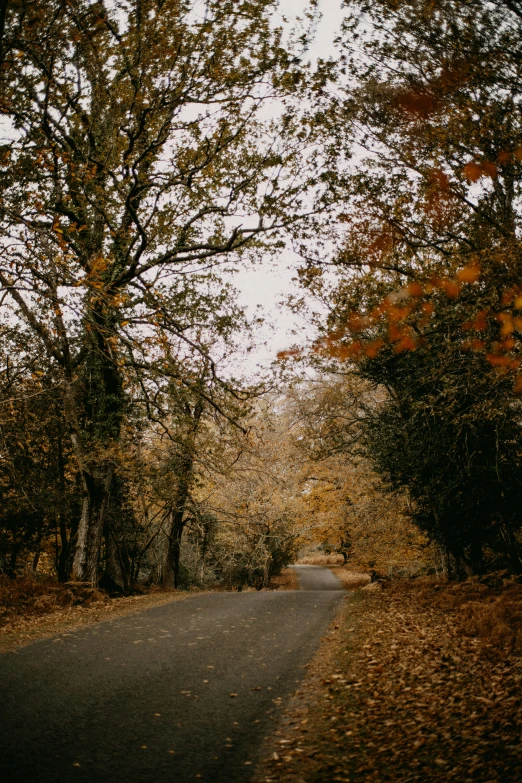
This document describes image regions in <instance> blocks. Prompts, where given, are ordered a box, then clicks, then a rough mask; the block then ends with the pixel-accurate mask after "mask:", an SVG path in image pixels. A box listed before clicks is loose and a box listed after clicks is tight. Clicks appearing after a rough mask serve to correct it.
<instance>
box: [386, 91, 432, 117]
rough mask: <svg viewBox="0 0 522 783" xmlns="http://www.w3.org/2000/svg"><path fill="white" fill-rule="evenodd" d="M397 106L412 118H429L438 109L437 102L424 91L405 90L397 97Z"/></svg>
mask: <svg viewBox="0 0 522 783" xmlns="http://www.w3.org/2000/svg"><path fill="white" fill-rule="evenodd" d="M395 105H396V106H397V108H398V109H400V110H401V111H402V112H404V113H405V114H408V115H410V116H411V117H428V116H429V115H430V114H433V112H434V111H435V109H436V108H437V101H436V99H435V98H434V97H433V95H430V94H429V93H427V92H425V91H423V90H418V91H417V90H405V91H404V92H402V93H400V94H399V95H398V96H397V98H396V99H395Z"/></svg>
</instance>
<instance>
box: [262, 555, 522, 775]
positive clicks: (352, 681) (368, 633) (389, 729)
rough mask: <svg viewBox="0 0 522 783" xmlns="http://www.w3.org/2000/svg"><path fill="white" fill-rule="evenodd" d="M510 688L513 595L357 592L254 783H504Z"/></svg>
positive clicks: (421, 589) (511, 729)
mask: <svg viewBox="0 0 522 783" xmlns="http://www.w3.org/2000/svg"><path fill="white" fill-rule="evenodd" d="M334 573H337V574H338V573H339V572H338V569H334ZM521 686H522V585H520V584H517V583H516V582H515V581H508V580H506V579H503V578H502V575H497V576H493V577H489V578H486V579H483V580H477V579H475V580H472V581H466V582H464V583H461V584H448V583H447V582H437V580H434V579H417V580H404V581H402V582H401V581H398V582H396V583H389V584H385V586H384V588H383V589H381V588H380V586H376V585H373V584H372V585H368V586H367V587H365V588H364V589H361V590H358V591H356V592H353V593H351V594H350V595H349V596H347V599H346V600H345V603H344V606H343V609H342V611H341V612H340V614H338V615H337V617H336V619H335V621H334V623H333V624H332V626H331V628H330V630H329V633H328V634H326V635H325V637H324V640H323V643H322V645H321V648H320V649H319V651H318V653H317V655H316V656H315V658H314V659H313V661H312V662H311V664H310V665H309V668H308V674H307V677H306V679H305V681H304V682H303V683H302V685H301V686H300V688H299V690H298V691H297V692H296V694H295V695H294V697H293V699H292V701H291V702H290V703H289V706H288V708H287V710H286V712H285V715H284V718H283V720H282V723H281V724H280V727H279V729H278V731H277V732H276V733H275V734H274V736H273V737H271V738H268V739H267V742H266V746H265V748H264V753H263V756H264V759H265V760H264V761H263V763H262V764H261V765H260V767H259V768H258V771H257V774H256V775H255V777H254V780H255V783H268V782H269V781H274V782H275V781H277V783H332V782H333V781H339V782H341V783H348V781H349V782H350V783H363V782H364V783H370V782H371V783H377V781H378V782H379V783H384V782H385V781H390V783H414V782H418V783H421V781H422V783H425V782H429V781H433V782H436V783H446V781H455V783H475V781H480V782H481V783H515V781H519V780H522V688H521Z"/></svg>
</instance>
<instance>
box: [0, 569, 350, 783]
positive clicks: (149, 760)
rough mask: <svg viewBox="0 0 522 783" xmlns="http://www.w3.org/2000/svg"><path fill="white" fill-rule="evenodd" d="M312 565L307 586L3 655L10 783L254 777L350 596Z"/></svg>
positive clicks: (104, 626) (111, 626)
mask: <svg viewBox="0 0 522 783" xmlns="http://www.w3.org/2000/svg"><path fill="white" fill-rule="evenodd" d="M321 571H322V572H323V575H322V578H321ZM311 573H312V572H311V571H310V568H307V567H298V574H299V577H300V580H301V584H302V587H303V589H302V590H300V591H289V592H259V593H245V592H243V593H212V594H209V595H201V596H198V595H195V596H191V597H190V598H187V599H186V600H184V601H178V602H173V603H171V604H166V605H163V606H158V607H155V608H152V609H149V610H146V611H143V612H140V613H139V614H135V615H131V616H125V617H122V618H120V619H113V620H108V621H104V622H100V623H98V624H96V625H94V626H90V627H88V628H84V629H81V630H78V631H76V632H74V633H67V634H61V635H60V636H56V637H54V638H52V639H46V640H42V641H39V642H34V643H33V644H30V645H29V646H27V647H24V648H21V649H20V650H19V651H17V652H13V653H5V654H3V655H2V656H1V657H0V727H1V728H0V780H1V781H2V783H11V781H23V783H51V781H52V782H53V783H58V782H60V783H69V782H70V781H71V782H72V781H74V783H76V781H78V782H79V783H101V781H103V782H104V783H109V782H110V783H120V781H121V782H122V783H149V782H150V783H166V782H167V781H168V782H169V783H188V781H197V780H199V781H203V783H205V782H206V783H243V782H244V783H246V782H247V781H248V780H249V779H250V777H251V774H252V771H253V768H254V764H255V762H256V759H257V757H258V754H259V751H260V747H261V743H262V741H263V737H264V736H266V735H270V733H271V731H273V730H274V729H275V727H276V722H277V719H278V715H279V710H280V707H281V705H282V703H284V700H285V698H286V697H288V696H289V695H290V694H291V693H292V692H293V691H294V690H295V689H296V688H297V687H298V683H299V681H300V680H301V678H302V676H303V673H304V672H303V667H304V665H305V664H306V663H307V661H308V660H309V659H310V658H311V656H312V655H313V653H314V651H315V650H316V648H317V646H318V644H319V640H320V637H321V634H322V633H323V632H324V631H325V629H326V626H327V625H328V622H329V621H330V620H331V618H332V617H333V615H334V613H335V610H336V608H337V607H338V605H339V603H340V601H341V600H342V598H343V595H345V593H343V592H342V591H341V590H339V589H332V581H331V579H330V577H329V576H328V574H330V573H331V572H328V571H327V569H317V567H316V568H315V569H314V571H313V573H314V574H315V577H314V578H313V580H312V581H310V578H311V577H310V574H311ZM325 574H326V575H325ZM318 580H319V581H318ZM323 580H325V581H324V585H325V587H324V589H323V588H321V587H320V585H321V581H323ZM310 586H311V588H310ZM337 587H338V585H337Z"/></svg>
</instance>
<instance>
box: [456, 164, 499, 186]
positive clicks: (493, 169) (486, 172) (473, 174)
mask: <svg viewBox="0 0 522 783" xmlns="http://www.w3.org/2000/svg"><path fill="white" fill-rule="evenodd" d="M462 173H463V174H464V177H465V178H466V179H467V180H468V182H478V180H479V179H480V178H481V177H490V178H491V179H496V178H497V176H498V166H497V164H496V163H493V162H492V161H483V162H482V163H466V165H465V166H464V168H463V169H462Z"/></svg>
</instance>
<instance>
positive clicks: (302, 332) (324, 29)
mask: <svg viewBox="0 0 522 783" xmlns="http://www.w3.org/2000/svg"><path fill="white" fill-rule="evenodd" d="M303 6H304V3H303V2H302V0H281V8H282V11H283V13H284V14H285V15H286V16H288V17H290V18H291V17H294V16H295V15H296V14H298V13H299V12H300V11H301V10H302V8H303ZM319 9H320V11H321V14H322V17H321V20H320V22H319V25H318V27H317V31H316V35H315V39H314V43H313V45H312V47H311V49H310V51H309V56H310V58H311V59H312V60H316V59H317V58H319V57H322V58H327V57H328V56H330V55H331V54H333V46H332V42H333V39H334V37H335V35H336V33H338V32H339V25H340V19H341V2H340V0H320V2H319ZM297 265H298V257H297V256H296V255H295V254H294V253H292V251H291V250H288V251H286V252H284V253H282V254H281V256H280V258H279V259H278V261H277V262H273V261H271V260H268V261H267V262H266V263H264V264H259V265H257V266H256V267H243V268H242V269H240V271H239V272H238V273H237V274H235V275H234V276H233V278H232V281H233V284H234V285H235V286H236V288H238V289H239V291H240V294H239V302H240V304H241V305H243V306H245V307H246V309H247V312H248V313H249V315H251V316H252V315H254V314H259V313H261V315H263V316H264V317H265V318H266V324H265V327H264V328H262V329H260V330H259V333H258V339H257V338H256V348H255V351H253V352H252V353H251V354H250V355H249V356H248V357H246V358H245V366H244V371H245V372H246V374H248V375H251V374H254V373H255V370H256V366H257V365H261V367H267V366H268V365H269V364H270V363H271V362H272V361H273V360H274V359H275V358H276V355H277V352H278V351H281V350H284V349H286V348H289V347H290V346H291V345H293V344H295V343H299V342H304V340H305V339H306V337H307V336H309V335H310V327H308V325H307V324H306V323H305V321H304V320H303V319H300V318H299V317H298V316H295V315H293V314H292V313H291V312H290V311H289V310H288V309H287V308H285V307H284V306H283V305H282V300H283V299H284V298H285V297H286V296H288V294H290V293H295V294H299V295H300V296H302V295H303V290H302V289H301V288H299V286H298V285H297V284H296V283H295V282H293V281H292V278H293V277H294V276H295V270H296V267H297ZM258 306H260V307H258ZM292 332H294V334H292ZM295 333H297V336H296V334H295Z"/></svg>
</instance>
